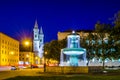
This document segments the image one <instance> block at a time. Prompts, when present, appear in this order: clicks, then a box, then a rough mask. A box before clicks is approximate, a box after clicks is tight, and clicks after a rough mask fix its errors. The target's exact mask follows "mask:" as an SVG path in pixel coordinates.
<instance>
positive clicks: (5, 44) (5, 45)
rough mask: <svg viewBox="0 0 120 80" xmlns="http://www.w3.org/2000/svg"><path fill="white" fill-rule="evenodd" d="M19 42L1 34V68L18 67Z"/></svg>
mask: <svg viewBox="0 0 120 80" xmlns="http://www.w3.org/2000/svg"><path fill="white" fill-rule="evenodd" d="M18 62H19V41H17V40H15V39H13V38H11V37H9V36H7V35H5V34H3V33H1V32H0V66H18Z"/></svg>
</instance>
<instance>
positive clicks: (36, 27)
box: [34, 19, 38, 29]
mask: <svg viewBox="0 0 120 80" xmlns="http://www.w3.org/2000/svg"><path fill="white" fill-rule="evenodd" d="M34 28H35V29H38V23H37V19H36V20H35V25H34Z"/></svg>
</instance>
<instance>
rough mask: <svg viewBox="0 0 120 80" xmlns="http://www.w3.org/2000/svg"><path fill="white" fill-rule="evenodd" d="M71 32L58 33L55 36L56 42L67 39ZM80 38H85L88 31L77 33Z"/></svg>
mask: <svg viewBox="0 0 120 80" xmlns="http://www.w3.org/2000/svg"><path fill="white" fill-rule="evenodd" d="M70 33H71V32H58V34H57V36H58V40H63V39H65V38H67V36H68V35H69V34H70ZM77 33H78V34H79V35H80V37H81V38H83V37H84V38H85V37H87V36H88V34H89V31H79V32H77Z"/></svg>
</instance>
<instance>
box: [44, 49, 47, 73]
mask: <svg viewBox="0 0 120 80" xmlns="http://www.w3.org/2000/svg"><path fill="white" fill-rule="evenodd" d="M46 54H47V51H46V52H44V72H46V57H45V55H46Z"/></svg>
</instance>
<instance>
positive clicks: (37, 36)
mask: <svg viewBox="0 0 120 80" xmlns="http://www.w3.org/2000/svg"><path fill="white" fill-rule="evenodd" d="M43 46H44V33H43V30H42V27H41V28H40V31H39V28H38V23H37V20H36V21H35V25H34V29H33V51H34V53H35V55H36V56H38V57H39V58H41V60H42V58H43V53H44V50H43ZM41 60H40V63H42V61H41ZM36 63H37V62H36Z"/></svg>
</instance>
